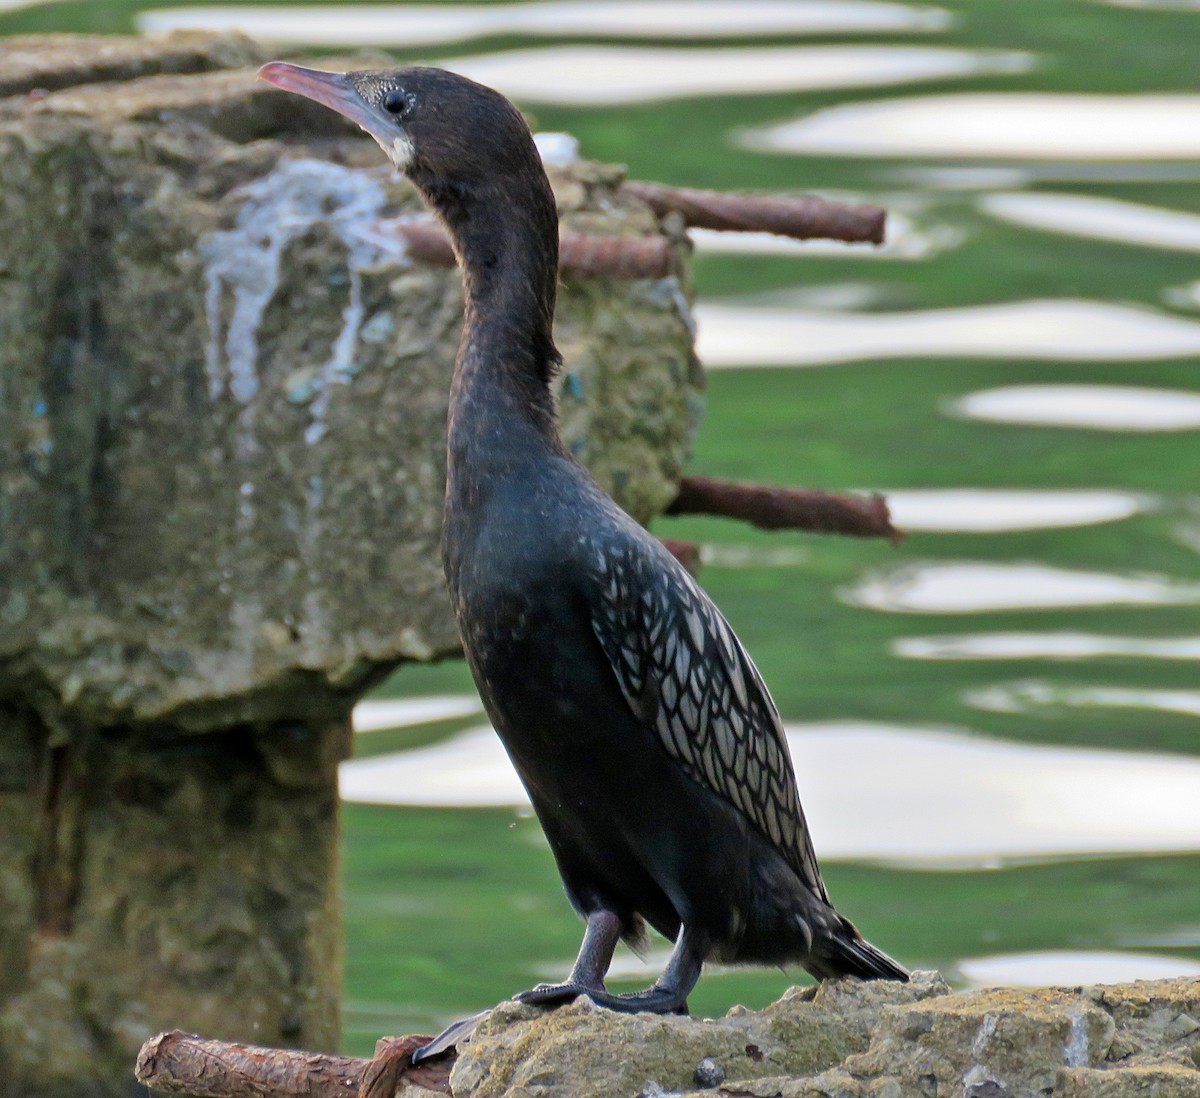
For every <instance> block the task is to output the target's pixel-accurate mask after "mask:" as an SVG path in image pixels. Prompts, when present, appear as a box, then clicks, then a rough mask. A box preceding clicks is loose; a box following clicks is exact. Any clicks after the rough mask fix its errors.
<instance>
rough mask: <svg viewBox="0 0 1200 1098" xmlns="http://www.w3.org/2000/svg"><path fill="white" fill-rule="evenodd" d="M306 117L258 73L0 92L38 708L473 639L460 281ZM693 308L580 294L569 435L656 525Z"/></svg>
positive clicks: (1, 415)
mask: <svg viewBox="0 0 1200 1098" xmlns="http://www.w3.org/2000/svg"><path fill="white" fill-rule="evenodd" d="M168 41H170V40H168ZM59 49H60V50H61V49H65V47H61V46H60V47H59ZM217 52H219V51H217ZM284 101H286V109H284V107H283V106H282V105H281V104H283V103H284ZM306 109H307V108H306V106H305V102H304V101H302V100H296V99H295V98H294V97H285V96H284V95H283V94H282V93H278V92H276V91H274V90H272V89H270V88H268V87H267V86H266V85H263V84H261V83H256V82H255V81H254V79H253V74H252V71H249V70H237V71H233V72H216V73H208V74H201V75H197V76H186V77H181V76H174V75H168V76H164V75H156V76H151V77H147V78H143V79H127V80H123V81H120V82H116V83H110V84H106V85H100V86H89V87H84V88H67V89H65V90H62V91H59V92H56V93H53V94H50V95H48V96H46V97H44V98H40V99H38V100H36V101H32V102H31V101H29V100H27V99H21V100H19V101H14V100H9V101H8V103H7V106H6V107H5V108H4V109H0V240H3V241H5V246H4V253H3V256H2V258H0V269H2V273H3V276H4V277H3V280H2V281H0V332H2V333H3V339H2V340H0V379H2V382H0V383H2V384H3V395H4V398H5V399H4V402H3V406H2V407H0V440H2V441H0V487H2V489H3V504H2V508H3V511H2V515H0V517H2V518H3V522H4V530H5V536H4V537H3V539H2V540H0V576H2V579H0V622H3V626H4V628H3V630H2V632H0V694H6V695H13V696H17V697H20V698H22V699H23V700H25V701H26V702H28V703H29V704H31V705H32V706H33V707H34V708H35V709H36V710H37V711H38V712H40V713H42V714H43V716H44V719H46V720H47V721H48V722H49V723H54V724H57V725H59V726H61V727H64V728H65V727H67V726H69V725H70V724H72V723H73V722H83V723H85V724H87V725H113V724H118V723H130V722H132V723H137V722H140V721H161V720H164V719H169V720H170V721H172V722H173V723H176V724H178V725H179V726H180V727H187V728H190V729H194V730H203V729H205V728H223V727H228V726H229V725H230V724H232V723H235V722H250V721H263V720H274V719H279V718H289V717H294V716H296V715H297V714H298V713H303V712H311V711H312V709H313V708H316V709H318V710H322V709H323V710H326V711H329V710H339V709H344V708H345V705H346V704H347V702H348V699H350V698H352V697H353V696H355V695H356V694H357V693H358V692H361V690H362V689H363V688H364V686H365V685H366V684H367V683H369V682H370V681H372V679H373V678H374V677H376V676H378V675H379V674H380V673H381V671H383V670H386V669H387V668H389V667H391V666H393V665H394V664H395V663H397V662H398V661H400V660H403V659H428V658H431V657H433V656H437V655H443V654H446V653H448V652H451V651H453V650H455V648H456V643H457V642H456V636H455V631H454V627H453V623H452V621H451V618H450V613H449V607H448V602H447V599H446V596H445V594H444V591H443V581H442V577H441V568H440V562H439V554H438V540H439V531H440V522H441V496H442V481H443V464H444V455H443V438H444V421H445V410H446V400H447V396H446V394H447V388H448V384H449V374H450V369H451V366H452V363H453V358H454V352H455V349H456V346H457V342H458V334H459V326H460V321H461V296H460V290H459V279H458V274H457V272H455V271H453V270H448V269H442V268H436V267H430V266H427V265H425V264H422V263H417V262H414V261H413V260H412V259H411V258H410V257H409V256H408V255H407V254H406V251H405V248H404V245H403V241H402V240H401V239H400V238H399V237H398V236H397V235H396V233H395V232H394V231H389V228H388V221H389V219H390V218H394V217H396V216H418V215H419V212H420V207H419V203H418V201H417V198H416V196H415V194H414V193H413V191H412V189H411V188H410V187H409V186H408V185H407V184H406V183H405V182H404V181H403V180H399V179H396V178H394V177H393V176H392V175H391V174H390V172H389V171H388V169H386V168H385V167H384V166H381V165H380V164H379V159H380V158H379V156H378V151H377V150H376V149H375V148H374V146H373V144H372V143H370V142H369V141H366V140H360V139H359V138H357V137H354V136H352V135H350V134H349V132H348V131H347V129H346V128H345V126H344V125H343V124H342V123H341V122H340V121H338V120H337V119H336V116H334V115H333V114H332V113H331V112H327V111H319V109H318V108H316V107H315V106H314V107H313V108H312V109H313V111H314V112H315V113H314V117H320V119H321V120H322V121H321V123H320V125H321V126H322V127H323V129H318V127H317V124H316V123H315V122H314V123H313V124H312V125H309V123H308V121H307V119H306V118H304V117H302V116H303V113H304V111H305V110H306ZM302 132H303V133H304V134H305V135H306V136H307V137H308V138H309V140H310V141H311V138H312V134H313V133H317V134H318V135H319V136H320V140H319V141H318V142H317V146H319V147H314V146H312V145H310V144H301V143H299V142H300V136H299V135H300V133H302ZM268 133H271V134H275V135H277V137H276V139H270V140H268V139H263V138H264V135H265V134H268ZM280 134H282V135H283V136H284V137H286V138H287V140H279V139H277V138H278V135H280ZM552 176H553V179H554V183H555V187H556V192H557V194H558V196H559V200H560V204H561V206H562V212H563V218H564V222H565V223H566V224H568V225H575V226H578V227H580V228H583V229H587V230H588V231H605V232H609V233H612V234H616V235H621V234H625V235H645V234H651V233H658V232H659V231H660V230H659V227H658V223H657V221H656V219H655V218H654V217H653V215H652V214H651V213H650V212H649V211H648V209H647V208H646V207H644V206H643V205H642V204H641V203H639V202H638V201H636V200H634V199H631V198H628V197H626V196H624V195H622V194H621V193H620V192H619V191H618V183H619V180H620V175H619V173H617V172H615V171H613V170H611V169H607V168H603V167H599V166H594V165H587V164H575V165H569V166H567V167H563V168H556V169H554V170H553V171H552ZM689 323H690V320H689V316H688V310H687V302H686V299H685V296H684V292H683V288H682V286H681V283H680V279H679V278H678V277H672V278H667V279H662V280H643V281H639V282H616V281H614V280H611V279H603V280H592V281H590V282H586V283H584V282H578V283H574V284H569V285H567V286H566V287H565V288H564V291H563V294H562V306H561V308H560V311H559V315H558V318H557V334H558V339H559V341H560V343H561V346H562V350H563V352H564V354H565V357H566V366H565V369H564V372H563V377H562V384H561V403H562V410H563V416H562V418H563V429H564V435H565V437H566V439H567V441H568V443H569V444H570V445H571V447H572V448H573V449H574V450H575V451H576V452H577V453H578V454H579V455H580V456H581V458H582V459H583V460H584V461H586V462H587V463H588V464H589V465H591V467H592V468H593V469H594V471H595V472H596V473H597V475H598V476H599V477H600V479H601V480H602V481H603V482H604V483H605V484H606V486H608V487H609V488H610V489H611V490H612V491H613V492H614V494H615V495H616V496H617V498H618V499H620V500H621V501H622V502H623V503H624V504H625V505H626V506H627V508H628V509H630V510H631V511H632V512H633V513H634V514H635V515H636V516H638V517H639V518H641V519H643V520H645V519H649V518H650V517H651V516H652V515H653V514H655V513H656V512H657V511H659V510H661V509H662V507H663V506H665V505H666V503H668V502H669V501H670V499H671V498H672V496H673V494H674V491H675V487H676V485H677V483H678V479H679V476H680V474H681V471H682V466H683V462H684V459H685V457H686V454H687V450H688V446H689V442H690V437H691V432H692V430H693V428H694V426H695V422H696V419H697V415H698V392H699V387H700V375H699V373H698V368H697V365H696V362H695V358H694V355H693V354H692V349H691V342H692V334H691V330H690V327H689Z"/></svg>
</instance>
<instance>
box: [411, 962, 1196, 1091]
mask: <svg viewBox="0 0 1200 1098" xmlns="http://www.w3.org/2000/svg"><path fill="white" fill-rule="evenodd" d="M1198 1019H1200V978H1189V979H1174V980H1154V981H1145V982H1139V983H1132V984H1113V985H1101V986H1093V987H1063V988H1036V989H1016V988H992V989H988V990H983V991H965V992H952V991H951V990H950V988H949V987H948V985H947V984H946V982H945V980H943V979H942V977H941V976H940V975H938V974H937V973H935V972H918V973H915V974H914V977H913V980H912V982H911V983H910V984H907V985H902V984H895V983H861V982H859V981H857V980H845V981H838V982H831V983H826V984H824V985H822V986H821V987H795V988H792V989H791V990H790V991H788V992H787V993H786V994H785V995H784V996H783V997H782V998H781V999H780V1000H779V1001H778V1002H775V1003H772V1004H771V1005H770V1006H768V1007H767V1008H766V1009H764V1010H761V1011H750V1010H747V1009H745V1008H744V1007H734V1008H733V1010H731V1011H730V1012H729V1013H728V1014H727V1015H725V1017H723V1018H716V1019H699V1018H679V1017H667V1018H663V1017H656V1016H653V1015H649V1014H635V1015H622V1014H614V1013H612V1012H611V1011H607V1010H602V1009H600V1008H598V1007H595V1006H593V1005H592V1004H591V1003H590V1002H588V1001H587V1000H580V1001H578V1002H576V1003H573V1004H571V1005H569V1006H566V1007H563V1008H562V1009H560V1010H557V1011H552V1012H549V1013H544V1012H541V1011H538V1010H535V1009H533V1008H530V1007H525V1006H522V1005H521V1004H518V1003H505V1004H503V1005H501V1006H500V1007H497V1008H496V1010H494V1011H493V1012H492V1014H491V1016H490V1017H489V1018H488V1020H487V1021H486V1022H484V1023H483V1024H482V1025H481V1026H480V1028H479V1029H478V1030H477V1031H476V1034H475V1038H474V1040H473V1041H472V1042H471V1043H470V1044H469V1045H467V1046H466V1047H465V1048H464V1050H463V1052H462V1054H461V1055H460V1057H459V1059H458V1062H457V1064H456V1065H455V1067H454V1071H453V1074H452V1075H451V1077H450V1085H451V1089H452V1091H453V1094H454V1095H455V1098H560V1096H561V1098H566V1096H568V1095H569V1096H570V1098H602V1096H603V1098H614V1096H620V1098H625V1096H639V1098H666V1096H667V1095H670V1096H672V1098H675V1096H686V1098H702V1096H706V1095H707V1096H711V1095H719V1096H721V1098H910V1096H912V1098H917V1096H920V1098H951V1096H952V1098H1025V1096H1035V1095H1053V1096H1055V1098H1143V1096H1145V1098H1151V1096H1153V1098H1200V1020H1198ZM423 1093H427V1092H422V1091H421V1090H420V1089H419V1088H416V1087H409V1088H407V1090H402V1091H401V1092H400V1098H420V1096H421V1095H422V1094H423Z"/></svg>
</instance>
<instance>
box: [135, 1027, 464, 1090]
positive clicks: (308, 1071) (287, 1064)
mask: <svg viewBox="0 0 1200 1098" xmlns="http://www.w3.org/2000/svg"><path fill="white" fill-rule="evenodd" d="M428 1040H429V1038H428V1037H419V1036H411V1037H384V1038H382V1039H381V1040H380V1041H379V1044H378V1045H377V1046H376V1048H375V1058H374V1059H373V1060H363V1059H360V1058H358V1057H356V1056H333V1055H329V1054H327V1053H322V1052H302V1051H299V1050H297V1049H289V1048H264V1047H263V1046H261V1045H243V1044H238V1043H236V1042H232V1041H214V1040H210V1039H208V1038H204V1037H197V1036H195V1035H193V1034H190V1033H180V1032H179V1031H178V1030H171V1031H170V1032H167V1033H160V1034H159V1035H158V1036H157V1037H152V1038H150V1040H149V1041H147V1042H146V1043H145V1044H144V1045H143V1046H142V1050H141V1052H140V1053H138V1058H137V1067H136V1068H135V1070H134V1075H135V1076H136V1077H137V1080H138V1082H140V1083H144V1084H145V1085H146V1086H148V1087H149V1088H150V1089H151V1090H156V1091H161V1092H163V1093H165V1094H188V1095H192V1096H193V1098H355V1096H356V1095H358V1094H359V1093H360V1091H361V1093H362V1094H363V1095H364V1098H365V1096H370V1098H391V1096H392V1095H393V1094H394V1093H395V1092H396V1090H397V1089H398V1088H399V1087H401V1086H403V1085H405V1084H413V1085H415V1086H421V1087H425V1088H426V1089H427V1090H437V1091H442V1092H443V1093H446V1094H449V1093H450V1082H449V1080H450V1068H451V1067H452V1066H453V1064H454V1056H453V1054H449V1055H447V1056H444V1057H441V1058H439V1059H438V1060H435V1061H433V1062H430V1063H426V1064H421V1065H420V1066H419V1067H413V1066H412V1062H411V1056H412V1052H413V1050H414V1049H416V1048H419V1047H420V1046H421V1045H423V1044H425V1043H426V1042H427V1041H428Z"/></svg>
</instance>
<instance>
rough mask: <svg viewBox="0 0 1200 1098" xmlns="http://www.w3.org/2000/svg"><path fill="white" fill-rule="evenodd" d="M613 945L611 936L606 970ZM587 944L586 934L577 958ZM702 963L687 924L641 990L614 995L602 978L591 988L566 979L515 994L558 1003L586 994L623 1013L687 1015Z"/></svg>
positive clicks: (526, 999) (526, 1000)
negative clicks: (656, 974) (656, 973)
mask: <svg viewBox="0 0 1200 1098" xmlns="http://www.w3.org/2000/svg"><path fill="white" fill-rule="evenodd" d="M588 930H589V932H590V930H591V921H590V920H589V922H588ZM615 944H616V941H615V938H614V939H613V942H612V945H610V946H609V949H608V953H607V955H606V957H607V959H606V960H605V962H604V968H605V969H607V968H608V961H609V960H611V959H612V947H613V946H615ZM587 945H588V941H587V936H586V935H585V936H584V948H583V949H581V950H580V951H579V955H580V958H583V956H584V953H585V952H586V951H587ZM703 964H704V954H703V953H702V952H701V951H700V950H699V949H698V948H697V947H696V945H695V942H694V940H693V936H692V935H691V934H690V933H689V931H688V929H687V927H684V928H683V929H682V930H680V932H679V938H678V939H677V940H676V942H675V950H674V952H673V953H672V954H671V959H670V961H668V962H667V967H666V968H665V969H664V970H663V974H662V975H661V976H660V977H659V978H658V979H657V980H655V981H654V983H653V984H651V985H650V986H649V987H648V988H646V989H645V990H643V991H633V992H630V993H628V994H625V995H615V994H613V993H612V992H611V991H606V990H605V988H604V984H603V982H602V981H601V980H597V981H596V983H595V985H593V986H591V987H588V986H582V985H580V984H575V983H572V982H570V981H568V982H567V983H565V984H556V985H554V986H552V987H549V986H548V987H540V988H536V987H535V988H534V989H533V990H532V991H526V992H523V993H522V994H520V995H518V996H516V997H517V998H518V999H520V1000H521V1001H522V1002H524V1003H558V1002H563V1001H564V1000H566V999H573V998H575V997H576V996H578V995H586V996H587V997H588V998H589V999H591V1000H592V1002H594V1003H596V1004H597V1005H598V1006H602V1007H607V1008H608V1009H609V1010H617V1011H620V1012H621V1013H622V1014H636V1013H638V1012H639V1011H643V1010H645V1011H648V1012H649V1013H651V1014H686V1013H687V997H688V993H689V992H690V991H691V990H692V988H693V987H695V986H696V981H697V980H698V979H700V969H701V967H702V966H703ZM578 967H579V962H576V968H577V969H578ZM574 976H575V973H574V972H572V979H573V978H574Z"/></svg>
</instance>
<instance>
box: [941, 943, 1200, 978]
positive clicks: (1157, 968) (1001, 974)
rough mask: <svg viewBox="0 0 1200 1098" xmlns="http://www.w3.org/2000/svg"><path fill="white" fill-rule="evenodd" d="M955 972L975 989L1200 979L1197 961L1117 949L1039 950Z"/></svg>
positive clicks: (978, 960) (962, 965)
mask: <svg viewBox="0 0 1200 1098" xmlns="http://www.w3.org/2000/svg"><path fill="white" fill-rule="evenodd" d="M956 967H957V969H958V971H959V973H960V974H961V975H962V977H963V978H964V979H965V980H966V981H967V983H968V984H970V985H971V986H973V987H1000V986H1003V987H1037V986H1039V985H1041V984H1050V985H1052V986H1056V987H1078V986H1079V985H1080V984H1120V983H1125V982H1126V981H1129V980H1169V979H1172V978H1173V977H1177V976H1197V975H1200V962H1197V961H1194V960H1191V959H1189V958H1187V957H1169V956H1163V955H1162V954H1153V953H1135V952H1132V951H1124V952H1123V951H1120V950H1082V949H1081V950H1042V951H1039V952H1033V953H1002V954H999V955H997V956H994V957H968V958H966V959H965V960H962V961H959V962H958V964H957V966H956Z"/></svg>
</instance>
